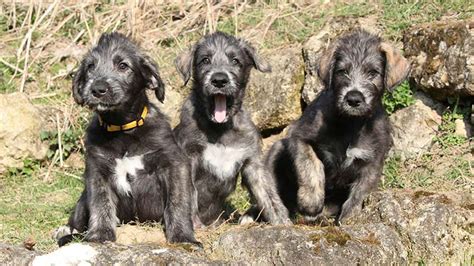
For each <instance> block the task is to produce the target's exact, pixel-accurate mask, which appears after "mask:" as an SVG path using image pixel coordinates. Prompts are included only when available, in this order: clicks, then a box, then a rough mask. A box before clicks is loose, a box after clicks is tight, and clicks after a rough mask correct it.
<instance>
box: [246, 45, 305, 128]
mask: <svg viewBox="0 0 474 266" xmlns="http://www.w3.org/2000/svg"><path fill="white" fill-rule="evenodd" d="M265 58H266V59H267V60H268V62H269V63H270V64H271V66H272V72H271V73H261V72H258V71H256V70H253V71H252V76H251V77H250V82H249V85H248V88H247V91H246V97H245V100H244V107H245V108H246V109H247V110H248V111H249V112H250V115H251V116H252V120H253V122H254V123H255V124H256V126H257V128H258V129H259V130H265V129H273V128H282V127H285V126H286V125H288V124H289V123H290V122H292V121H293V120H295V119H297V118H298V117H299V116H300V115H301V102H300V99H301V88H302V86H303V79H304V64H303V60H302V58H301V50H300V49H299V48H283V49H280V50H277V51H273V52H272V53H271V55H269V56H265Z"/></svg>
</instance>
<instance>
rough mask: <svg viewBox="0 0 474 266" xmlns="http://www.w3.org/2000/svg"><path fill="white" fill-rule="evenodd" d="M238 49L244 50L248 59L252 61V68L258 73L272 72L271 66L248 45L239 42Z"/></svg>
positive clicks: (241, 41)
mask: <svg viewBox="0 0 474 266" xmlns="http://www.w3.org/2000/svg"><path fill="white" fill-rule="evenodd" d="M239 44H240V47H242V49H244V51H245V53H246V54H247V55H248V56H249V57H250V60H252V64H253V66H254V67H255V68H256V69H257V70H258V71H260V72H263V73H267V72H272V66H271V65H270V64H269V63H268V62H267V61H266V60H265V59H263V58H261V57H260V55H258V53H257V51H256V50H255V48H253V46H252V45H250V44H249V43H248V42H247V41H244V40H240V42H239Z"/></svg>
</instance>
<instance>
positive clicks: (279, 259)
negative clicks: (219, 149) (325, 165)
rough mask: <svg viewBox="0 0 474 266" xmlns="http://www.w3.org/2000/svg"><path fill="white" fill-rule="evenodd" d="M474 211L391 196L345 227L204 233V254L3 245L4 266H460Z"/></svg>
mask: <svg viewBox="0 0 474 266" xmlns="http://www.w3.org/2000/svg"><path fill="white" fill-rule="evenodd" d="M473 206H474V199H473V195H472V194H471V193H468V192H465V193H454V192H451V193H434V192H430V191H422V190H418V191H412V190H385V191H377V192H373V193H372V194H371V195H370V196H369V197H368V198H367V199H366V201H365V202H364V208H363V209H362V212H361V213H360V214H359V215H356V216H355V217H353V218H351V219H349V221H348V222H347V223H345V224H344V225H342V226H339V227H335V226H325V227H320V226H306V225H296V226H287V227H285V226H268V225H250V226H237V225H232V226H231V225H227V227H226V228H228V229H227V230H225V231H224V232H222V233H217V232H215V233H212V232H207V233H206V232H202V231H199V232H198V234H197V235H198V238H199V239H201V241H203V243H205V245H204V249H202V250H195V249H190V247H189V246H187V245H170V244H166V243H162V239H161V238H160V237H158V238H160V239H158V238H157V239H155V240H153V241H150V243H149V244H143V243H141V244H137V243H136V242H134V241H131V242H129V243H132V244H123V242H122V244H119V243H107V244H103V245H98V244H90V243H73V244H70V245H68V246H65V247H62V248H60V249H58V250H56V251H54V252H51V253H49V254H44V255H40V254H39V253H37V252H34V251H28V250H26V249H23V248H19V247H12V246H6V245H0V264H2V265H3V264H15V265H16V264H23V265H24V264H28V263H29V262H33V265H45V264H53V263H54V264H56V265H64V264H67V263H69V265H78V264H81V265H86V264H107V265H109V264H115V263H117V264H121V265H129V264H130V265H131V264H141V265H145V264H150V263H153V264H166V263H179V264H216V263H217V264H222V263H232V264H236V263H237V264H252V265H262V264H263V265H267V264H277V265H308V264H314V265H345V264H369V265H380V264H383V265H386V264H409V263H410V264H413V263H417V262H420V261H423V262H424V263H426V264H460V263H466V262H469V261H470V260H471V256H472V255H474V239H473V235H472V226H473V224H474V215H473V214H474V213H473V212H474V211H473V210H474V208H473ZM132 229H133V227H131V226H130V227H129V228H128V229H127V230H132ZM160 230H161V229H159V228H155V229H153V232H151V231H148V233H150V234H151V233H155V232H157V231H160ZM216 230H217V229H216ZM132 231H133V230H132ZM142 231H143V230H142V229H140V228H139V229H137V232H142ZM120 234H123V230H121V233H120ZM132 234H133V233H132ZM134 237H135V236H133V237H132V238H134Z"/></svg>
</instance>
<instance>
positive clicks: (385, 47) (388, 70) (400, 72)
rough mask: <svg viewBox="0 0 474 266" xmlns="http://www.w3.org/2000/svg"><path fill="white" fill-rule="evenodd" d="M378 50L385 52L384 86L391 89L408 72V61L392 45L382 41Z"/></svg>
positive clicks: (402, 79) (400, 81) (404, 77)
mask: <svg viewBox="0 0 474 266" xmlns="http://www.w3.org/2000/svg"><path fill="white" fill-rule="evenodd" d="M380 50H381V51H382V53H384V54H385V75H384V82H385V88H387V89H388V90H392V89H393V88H395V87H396V86H398V85H399V84H400V83H402V81H404V80H405V79H406V78H407V76H408V73H409V72H410V63H409V62H408V60H407V59H406V58H405V57H403V55H402V54H401V53H400V51H398V49H396V48H394V47H393V46H392V45H390V44H388V43H385V42H382V43H381V44H380Z"/></svg>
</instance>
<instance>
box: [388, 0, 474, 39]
mask: <svg viewBox="0 0 474 266" xmlns="http://www.w3.org/2000/svg"><path fill="white" fill-rule="evenodd" d="M381 2H382V22H383V24H384V26H385V28H386V30H387V34H388V35H390V36H392V37H394V38H395V39H399V38H400V36H401V32H402V31H403V30H405V29H407V28H409V27H410V26H411V25H414V24H418V23H424V22H431V21H436V20H439V19H440V18H441V17H442V16H446V15H447V16H449V15H457V16H458V17H459V18H461V19H466V18H470V17H472V16H473V15H474V8H473V5H472V2H471V1H469V0H447V1H445V0H435V1H407V0H404V1H401V0H382V1H381Z"/></svg>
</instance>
